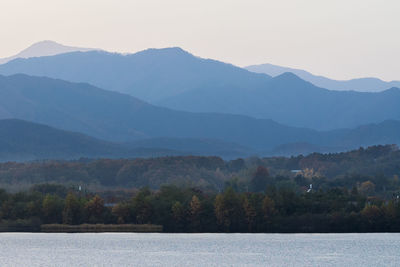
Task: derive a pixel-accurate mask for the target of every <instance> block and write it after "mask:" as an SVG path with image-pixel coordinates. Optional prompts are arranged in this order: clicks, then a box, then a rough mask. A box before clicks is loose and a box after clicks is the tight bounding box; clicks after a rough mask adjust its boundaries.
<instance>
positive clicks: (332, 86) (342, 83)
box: [245, 64, 400, 92]
mask: <svg viewBox="0 0 400 267" xmlns="http://www.w3.org/2000/svg"><path fill="white" fill-rule="evenodd" d="M245 69H247V70H249V71H252V72H255V73H265V74H268V75H270V76H272V77H275V76H279V75H281V74H283V73H285V72H291V73H293V74H296V75H297V76H299V77H300V78H301V79H303V80H305V81H308V82H310V83H312V84H314V85H316V86H318V87H322V88H326V89H329V90H337V91H359V92H380V91H384V90H387V89H389V88H392V87H399V88H400V81H390V82H386V81H382V80H381V79H378V78H374V77H370V78H358V79H351V80H334V79H330V78H327V77H324V76H318V75H314V74H312V73H310V72H308V71H305V70H301V69H294V68H288V67H282V66H277V65H273V64H261V65H251V66H248V67H245Z"/></svg>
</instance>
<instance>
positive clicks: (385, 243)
mask: <svg viewBox="0 0 400 267" xmlns="http://www.w3.org/2000/svg"><path fill="white" fill-rule="evenodd" d="M139 265H140V266H232V265H240V266H243V265H248V266H257V265H258V266H352V267H355V266H400V234H148V233H145V234H141V233H126V234H125V233H102V234H47V233H46V234H45V233H2V234H0V266H139Z"/></svg>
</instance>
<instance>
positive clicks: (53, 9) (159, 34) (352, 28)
mask: <svg viewBox="0 0 400 267" xmlns="http://www.w3.org/2000/svg"><path fill="white" fill-rule="evenodd" d="M0 36H1V45H0V57H6V56H11V55H13V54H16V53H17V52H19V51H20V50H22V49H24V48H26V47H27V46H29V45H31V44H32V43H34V42H37V41H41V40H54V41H57V42H59V43H62V44H65V45H72V46H82V47H95V48H102V49H105V50H109V51H117V52H137V51H139V50H143V49H146V48H150V47H157V48H161V47H170V46H180V47H182V48H183V49H185V50H188V51H189V52H191V53H193V54H195V55H197V56H201V57H206V58H213V59H218V60H222V61H225V62H229V63H233V64H235V65H239V66H246V65H250V64H260V63H272V64H277V65H283V66H288V67H297V68H303V69H306V70H309V71H311V72H313V73H315V74H321V75H325V76H328V77H332V78H336V79H349V78H355V77H363V76H375V77H379V78H382V79H385V80H400V64H399V63H400V1H399V0H274V1H270V0H199V1H191V0H143V1H136V0H1V1H0Z"/></svg>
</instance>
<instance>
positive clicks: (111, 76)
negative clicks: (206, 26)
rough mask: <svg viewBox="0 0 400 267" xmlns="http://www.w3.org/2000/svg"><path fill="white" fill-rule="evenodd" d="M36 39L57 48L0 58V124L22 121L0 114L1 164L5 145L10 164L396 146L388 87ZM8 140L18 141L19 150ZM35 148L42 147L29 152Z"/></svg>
mask: <svg viewBox="0 0 400 267" xmlns="http://www.w3.org/2000/svg"><path fill="white" fill-rule="evenodd" d="M46 44H49V47H55V49H53V51H56V52H57V51H58V52H60V53H58V52H57V54H56V55H52V56H43V57H33V58H26V59H22V58H18V59H15V60H12V61H11V62H8V63H6V64H3V65H0V73H1V74H5V75H11V76H1V75H0V119H21V120H26V121H30V122H32V123H31V124H29V123H27V122H24V123H25V124H24V123H21V122H20V121H17V122H18V123H17V122H16V121H12V122H13V123H10V121H3V122H1V121H0V128H1V123H3V124H4V125H9V127H10V129H11V131H10V132H8V133H7V134H5V135H4V140H3V144H4V145H3V146H0V160H5V159H6V158H5V157H1V155H3V154H1V153H2V151H9V152H8V153H9V155H10V157H11V159H12V157H13V155H14V156H15V157H18V156H19V157H21V158H30V159H42V158H43V156H44V155H45V154H46V153H47V154H48V155H49V157H53V158H60V157H61V158H63V157H64V158H77V157H79V156H85V157H86V156H88V157H102V156H104V155H108V157H135V156H140V155H141V156H154V155H187V154H194V155H218V156H222V157H225V158H235V157H247V156H251V155H292V154H298V153H304V154H308V153H312V152H337V151H344V150H348V149H353V148H358V147H360V146H369V145H375V144H400V122H399V121H400V108H398V103H400V89H398V88H391V89H389V90H385V91H382V92H374V93H371V92H355V91H334V90H327V89H323V88H320V87H317V86H315V85H313V84H312V83H310V82H307V81H304V80H302V79H301V78H299V77H298V76H296V75H294V74H293V73H283V74H281V75H278V76H276V77H273V78H272V77H271V76H269V75H267V74H258V73H253V72H250V71H248V70H245V69H242V68H239V67H235V66H233V65H231V64H226V63H223V62H219V61H216V60H209V59H202V58H199V57H195V56H193V55H191V54H190V53H188V52H186V51H184V50H182V49H180V48H167V49H148V50H145V51H142V52H139V53H136V54H130V55H121V54H116V53H107V52H104V51H87V52H80V51H79V52H69V53H63V52H62V51H64V50H63V49H64V48H62V47H61V48H60V47H59V45H58V44H54V43H46V42H44V43H42V44H40V45H38V47H42V48H43V47H46ZM34 47H35V46H34ZM65 49H67V50H68V49H70V50H72V51H74V49H79V48H73V47H67V48H65ZM28 50H30V51H31V52H32V53H33V52H34V51H35V49H32V48H31V49H28ZM39 50H40V49H36V51H39ZM43 51H45V52H46V51H47V52H46V53H49V51H48V50H46V49H44V50H43ZM43 51H42V52H43ZM39 52H40V51H39ZM39 52H38V53H37V54H36V55H39V54H40V53H39ZM45 52H43V53H45ZM28 54H29V53H28ZM28 54H27V53H25V54H23V55H28ZM15 73H27V74H29V75H35V76H47V77H52V78H46V77H33V76H28V75H24V74H15ZM13 74H14V75H13ZM54 78H56V79H54ZM61 79H62V80H61ZM64 80H68V81H64ZM69 81H72V82H69ZM89 83H90V84H89ZM91 84H93V85H94V86H93V85H91ZM96 86H97V87H96ZM99 87H100V88H102V89H100V88H99ZM143 100H145V101H147V102H148V103H147V102H145V101H143ZM162 106H163V107H162ZM34 123H40V124H45V125H48V126H50V127H54V128H57V129H54V128H50V127H47V126H43V125H40V127H39V126H36V125H35V124H34ZM16 125H19V126H16ZM21 125H24V127H22V126H21ZM28 126H29V127H28ZM41 127H42V128H41ZM43 127H47V128H43ZM6 128H7V127H6ZM30 128H32V130H30ZM3 129H5V128H4V127H3ZM38 129H41V130H40V131H43V133H45V134H44V136H52V137H51V138H49V140H47V141H48V142H50V143H48V142H47V143H46V140H43V139H40V138H37V136H38V134H37V132H40V131H38ZM0 130H1V129H0ZM18 131H23V132H22V133H18ZM65 131H67V132H65ZM69 131H72V132H79V133H82V134H76V133H70V132H69ZM30 134H32V136H29V135H30ZM13 136H15V138H17V137H18V138H20V139H21V140H22V139H24V140H28V141H27V144H28V146H27V150H24V148H23V147H24V144H25V143H24V142H21V145H19V146H18V142H15V140H17V139H13ZM64 139H65V141H64ZM29 140H30V141H29ZM35 140H36V141H35ZM56 140H59V142H61V143H62V142H65V144H66V146H63V145H62V144H59V145H58V144H56ZM29 142H31V143H32V144H30V143H29ZM35 142H36V144H34V143H35ZM41 144H42V145H43V147H44V149H43V151H42V152H35V151H34V150H36V149H40V146H41ZM74 146H77V147H79V148H76V149H75V147H74ZM47 148H48V149H47ZM2 149H3V150H2ZM30 150H32V151H30ZM52 151H53V152H52ZM55 151H58V152H55ZM4 155H5V154H4ZM62 155H64V156H62Z"/></svg>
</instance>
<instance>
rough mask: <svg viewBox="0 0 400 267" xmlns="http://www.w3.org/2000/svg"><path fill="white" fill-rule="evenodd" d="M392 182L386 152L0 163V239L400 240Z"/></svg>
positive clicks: (395, 166) (391, 155) (398, 187)
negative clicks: (51, 234)
mask: <svg viewBox="0 0 400 267" xmlns="http://www.w3.org/2000/svg"><path fill="white" fill-rule="evenodd" d="M399 174H400V152H399V149H398V148H397V147H396V146H389V145H388V146H374V147H370V148H367V149H363V148H360V149H359V150H355V151H351V152H347V153H339V154H311V155H309V156H298V157H291V158H264V159H259V158H250V159H237V160H233V161H223V160H222V159H220V158H218V157H165V158H154V159H135V160H128V159H124V160H106V159H103V160H85V159H82V160H80V161H75V162H64V161H61V162H57V161H51V162H30V163H12V162H9V163H4V164H0V180H1V182H2V184H3V185H5V186H4V187H7V186H8V188H7V189H6V190H5V189H2V190H1V191H0V230H10V229H11V230H12V229H19V230H21V229H27V230H31V231H33V230H38V229H40V225H42V224H65V225H79V224H83V223H89V224H154V225H161V226H162V227H163V229H164V231H167V232H380V231H400V199H399V196H400V180H399ZM28 187H29V188H28ZM22 189H24V190H22ZM13 227H14V228H13ZM21 227H22V228H21ZM24 227H25V228H24Z"/></svg>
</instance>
